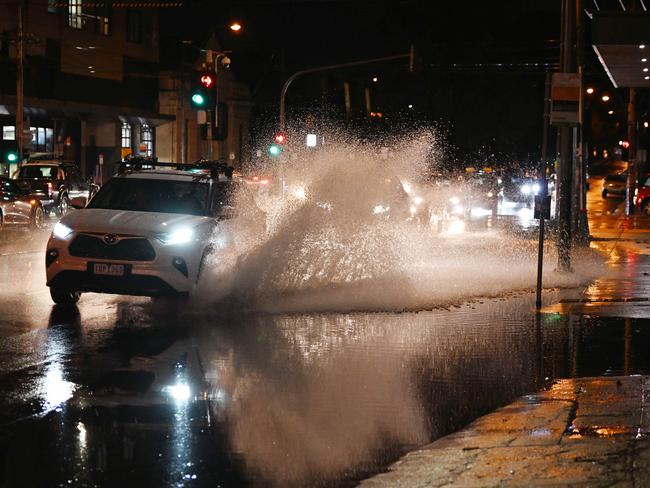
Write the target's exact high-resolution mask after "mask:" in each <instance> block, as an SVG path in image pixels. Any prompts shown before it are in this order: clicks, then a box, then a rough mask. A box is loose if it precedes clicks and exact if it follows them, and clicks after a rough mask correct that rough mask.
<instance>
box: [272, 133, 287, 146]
mask: <svg viewBox="0 0 650 488" xmlns="http://www.w3.org/2000/svg"><path fill="white" fill-rule="evenodd" d="M273 140H274V141H275V143H276V144H280V145H282V144H284V143H285V142H287V136H285V135H284V134H283V133H282V132H278V133H277V134H276V135H275V137H274V138H273Z"/></svg>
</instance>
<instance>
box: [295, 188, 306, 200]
mask: <svg viewBox="0 0 650 488" xmlns="http://www.w3.org/2000/svg"><path fill="white" fill-rule="evenodd" d="M293 196H294V197H296V198H297V199H298V200H305V199H306V198H307V192H306V191H305V188H304V187H302V186H297V187H296V188H294V190H293Z"/></svg>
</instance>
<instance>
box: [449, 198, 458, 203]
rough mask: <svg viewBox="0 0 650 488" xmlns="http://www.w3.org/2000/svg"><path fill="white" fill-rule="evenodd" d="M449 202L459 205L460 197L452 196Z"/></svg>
mask: <svg viewBox="0 0 650 488" xmlns="http://www.w3.org/2000/svg"><path fill="white" fill-rule="evenodd" d="M449 202H450V203H451V204H452V205H458V204H459V203H460V198H458V197H451V198H450V199H449Z"/></svg>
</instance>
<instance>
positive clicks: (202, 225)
mask: <svg viewBox="0 0 650 488" xmlns="http://www.w3.org/2000/svg"><path fill="white" fill-rule="evenodd" d="M158 166H160V165H159V164H156V169H148V170H125V171H124V172H122V173H119V174H118V175H116V176H114V177H113V178H111V179H110V180H109V181H108V183H106V185H104V186H103V187H102V188H101V190H99V192H98V193H97V195H96V197H95V198H93V200H92V201H90V203H88V205H87V206H85V208H84V205H85V201H84V199H83V198H75V199H73V200H71V203H72V205H73V206H75V207H76V208H80V210H77V211H75V212H70V213H69V214H68V215H66V216H64V217H63V218H62V219H61V220H60V221H59V222H58V223H57V224H56V225H55V226H54V228H53V231H52V236H51V237H50V240H49V242H48V244H47V250H46V258H45V266H46V274H47V286H49V287H50V295H51V297H52V300H53V301H54V302H55V303H57V304H61V305H70V304H73V303H75V302H76V301H77V300H78V299H79V295H80V294H81V292H86V291H92V292H97V293H117V294H125V295H143V296H157V295H168V294H172V295H175V294H180V295H187V294H188V293H190V292H191V291H192V290H193V289H194V287H195V285H196V283H197V282H198V279H199V276H200V274H201V270H202V268H203V265H204V263H205V261H206V260H207V259H208V257H209V255H210V253H211V252H212V250H213V248H214V245H215V244H214V241H217V242H219V241H228V240H230V239H229V236H228V235H227V231H226V230H224V228H223V227H224V226H222V225H220V221H222V220H225V219H230V218H233V217H236V216H237V210H238V208H237V204H239V203H241V202H242V200H241V199H239V196H238V195H239V192H240V191H243V192H245V191H248V188H247V186H248V185H247V184H246V183H245V182H244V181H243V180H240V179H238V178H228V177H226V176H225V175H219V174H218V173H217V172H216V171H213V170H212V169H213V168H208V169H207V170H206V171H203V170H202V169H200V168H197V169H196V170H190V169H189V166H190V165H186V166H184V167H183V170H178V169H168V168H167V169H166V168H165V166H169V167H174V165H172V164H171V163H168V164H166V165H163V168H162V169H160V168H158ZM178 166H181V165H178ZM235 196H237V198H235ZM215 232H217V234H214V233H215ZM213 237H214V239H213ZM224 245H225V244H224Z"/></svg>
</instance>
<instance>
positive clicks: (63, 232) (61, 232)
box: [52, 222, 74, 239]
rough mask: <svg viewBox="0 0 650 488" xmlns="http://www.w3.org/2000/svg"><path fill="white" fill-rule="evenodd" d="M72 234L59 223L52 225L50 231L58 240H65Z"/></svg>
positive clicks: (65, 226)
mask: <svg viewBox="0 0 650 488" xmlns="http://www.w3.org/2000/svg"><path fill="white" fill-rule="evenodd" d="M73 232H74V230H73V229H71V228H70V227H68V226H67V225H65V224H62V223H61V222H57V223H56V224H54V228H53V229H52V235H53V236H54V237H56V238H58V239H65V238H66V237H68V236H69V235H70V234H72V233H73Z"/></svg>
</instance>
